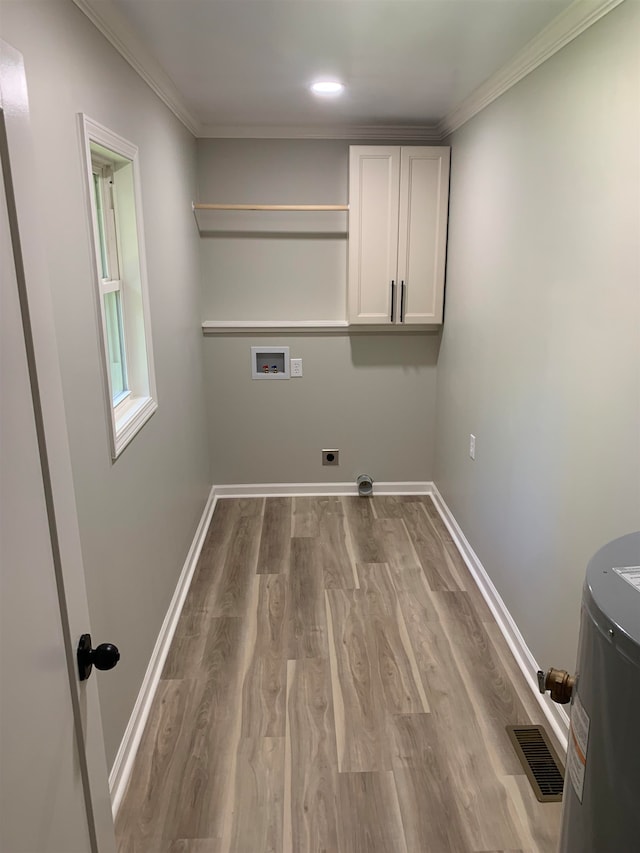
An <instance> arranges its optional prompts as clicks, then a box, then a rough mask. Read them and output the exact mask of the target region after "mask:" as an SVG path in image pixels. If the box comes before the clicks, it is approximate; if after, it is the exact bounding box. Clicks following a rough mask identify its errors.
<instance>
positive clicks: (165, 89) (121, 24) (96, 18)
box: [73, 0, 201, 137]
mask: <svg viewBox="0 0 640 853" xmlns="http://www.w3.org/2000/svg"><path fill="white" fill-rule="evenodd" d="M73 2H74V3H75V5H76V6H77V7H78V8H79V9H80V10H81V11H82V12H84V14H85V15H86V16H87V18H89V20H90V21H91V23H92V24H93V25H94V26H95V27H96V28H97V29H98V30H100V32H101V33H102V35H103V36H104V37H105V38H106V39H107V41H109V42H110V43H111V44H112V45H113V47H115V49H116V50H117V51H118V53H119V54H120V55H121V56H122V57H123V58H124V59H126V61H127V62H128V63H129V65H131V67H132V68H133V69H134V71H136V72H137V74H139V76H140V77H142V79H143V80H144V81H145V83H146V84H147V85H148V86H149V87H150V88H151V89H152V90H153V91H154V92H155V93H156V95H157V96H158V97H159V98H160V99H161V100H162V101H164V103H165V104H166V105H167V107H169V109H170V110H171V112H172V113H173V114H174V115H175V116H176V118H177V119H179V121H181V122H182V124H183V125H184V126H185V127H186V128H187V130H188V131H190V132H191V133H192V134H193V135H194V136H196V137H197V136H199V134H200V130H201V126H200V122H199V121H198V119H197V118H196V117H195V116H194V115H193V114H192V113H191V112H190V110H189V109H188V108H187V106H186V105H185V103H184V101H183V98H182V95H181V94H180V92H179V91H178V89H177V88H176V86H175V84H174V83H173V81H172V80H171V78H170V77H169V76H168V75H167V74H166V73H165V71H163V69H162V68H161V67H160V65H159V63H158V62H157V60H156V59H154V57H153V56H152V55H151V54H150V53H149V51H148V50H147V48H146V47H145V46H144V44H143V43H142V42H141V41H140V39H139V38H138V37H137V36H136V35H135V33H134V32H133V30H132V29H131V27H130V26H129V24H128V23H127V21H126V19H125V18H124V16H123V15H122V13H121V12H120V11H119V10H118V9H117V8H116V6H115V5H114V4H113V3H112V2H110V0H73Z"/></svg>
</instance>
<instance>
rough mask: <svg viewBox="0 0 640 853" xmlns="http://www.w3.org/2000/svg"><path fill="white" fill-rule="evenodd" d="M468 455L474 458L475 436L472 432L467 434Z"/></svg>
mask: <svg viewBox="0 0 640 853" xmlns="http://www.w3.org/2000/svg"><path fill="white" fill-rule="evenodd" d="M469 456H470V457H471V458H472V459H475V458H476V437H475V435H473V433H470V434H469Z"/></svg>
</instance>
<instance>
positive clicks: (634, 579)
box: [613, 566, 640, 592]
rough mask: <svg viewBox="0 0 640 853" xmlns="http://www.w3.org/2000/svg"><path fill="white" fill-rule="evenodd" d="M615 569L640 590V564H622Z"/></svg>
mask: <svg viewBox="0 0 640 853" xmlns="http://www.w3.org/2000/svg"><path fill="white" fill-rule="evenodd" d="M613 571H614V572H615V573H616V574H617V575H620V577H621V578H624V579H625V580H626V582H627V583H630V584H631V586H632V587H634V589H637V590H638V592H640V566H621V567H620V568H618V569H616V568H614V570H613Z"/></svg>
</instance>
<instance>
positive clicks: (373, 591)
mask: <svg viewBox="0 0 640 853" xmlns="http://www.w3.org/2000/svg"><path fill="white" fill-rule="evenodd" d="M357 568H358V576H359V578H360V591H359V592H356V593H355V594H354V595H355V598H356V601H360V602H361V603H362V606H363V607H364V608H365V614H364V619H365V620H366V623H367V624H368V626H369V629H370V640H371V643H372V657H373V659H374V660H375V661H376V662H377V668H378V674H379V680H380V685H381V687H382V694H381V697H380V698H381V699H382V701H383V704H384V706H385V708H386V711H387V713H389V714H418V713H422V712H427V711H428V710H429V703H428V702H427V697H426V695H425V692H424V687H423V684H422V679H421V677H420V673H419V670H418V664H417V661H416V659H415V655H414V652H413V647H412V645H411V641H410V639H409V635H408V633H407V627H406V624H405V621H404V616H403V615H402V610H401V608H400V604H399V602H398V598H397V596H396V592H395V588H394V586H393V581H392V579H391V576H390V573H389V567H388V565H387V564H386V563H380V564H371V563H369V564H366V565H362V564H361V565H359V566H358V567H357Z"/></svg>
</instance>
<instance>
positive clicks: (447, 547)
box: [422, 497, 495, 622]
mask: <svg viewBox="0 0 640 853" xmlns="http://www.w3.org/2000/svg"><path fill="white" fill-rule="evenodd" d="M422 509H423V511H424V512H425V513H426V515H427V517H428V519H429V522H430V524H431V526H432V529H433V533H434V534H435V537H436V539H437V542H438V547H439V548H440V553H441V555H442V559H443V561H444V563H446V565H447V567H448V570H449V572H450V573H451V574H452V575H453V576H454V577H455V578H456V579H457V583H458V586H459V588H460V589H462V590H464V591H465V592H468V593H469V596H470V598H471V600H472V601H473V606H474V608H475V610H476V613H477V615H478V617H479V619H480V621H481V622H495V619H494V616H493V613H492V612H491V610H490V609H489V606H488V604H487V603H486V601H485V600H484V597H483V595H482V593H481V592H480V590H479V589H478V586H477V584H476V582H475V581H474V579H473V578H472V576H471V573H470V572H469V569H468V568H467V566H466V564H465V562H464V560H463V559H462V556H461V554H460V552H459V551H458V549H457V547H456V544H455V542H454V541H453V538H452V536H451V534H450V533H449V531H448V530H447V527H446V525H445V523H444V521H443V520H442V518H441V517H440V513H439V512H438V510H437V509H436V506H435V504H434V503H433V500H432V499H431V498H430V497H426V498H425V499H424V501H423V503H422Z"/></svg>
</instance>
